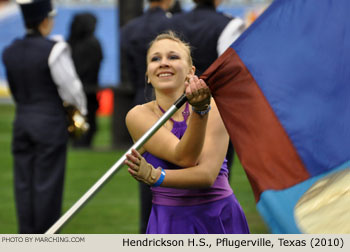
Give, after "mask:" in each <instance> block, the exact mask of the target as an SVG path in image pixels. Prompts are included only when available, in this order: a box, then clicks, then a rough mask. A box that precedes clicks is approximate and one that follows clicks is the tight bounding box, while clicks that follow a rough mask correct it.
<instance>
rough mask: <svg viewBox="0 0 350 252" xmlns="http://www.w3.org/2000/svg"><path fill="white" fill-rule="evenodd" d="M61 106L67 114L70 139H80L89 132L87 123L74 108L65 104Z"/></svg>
mask: <svg viewBox="0 0 350 252" xmlns="http://www.w3.org/2000/svg"><path fill="white" fill-rule="evenodd" d="M63 106H64V108H65V110H66V112H67V119H68V133H69V135H70V137H72V138H75V139H77V138H80V137H81V136H82V135H83V134H84V133H86V132H87V131H88V130H89V127H90V125H89V123H88V122H87V121H86V118H85V117H84V116H83V115H82V114H81V113H80V111H79V110H78V109H77V108H76V107H75V106H73V105H71V104H68V103H66V102H64V103H63Z"/></svg>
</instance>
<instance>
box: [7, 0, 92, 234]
mask: <svg viewBox="0 0 350 252" xmlns="http://www.w3.org/2000/svg"><path fill="white" fill-rule="evenodd" d="M17 2H18V3H19V4H20V7H21V12H22V16H23V19H24V23H25V27H26V34H25V36H23V37H21V38H17V39H15V40H14V41H13V42H12V44H10V45H9V46H8V47H7V48H6V49H5V50H4V52H3V55H2V56H3V61H4V65H5V68H6V75H7V79H8V83H9V87H10V90H11V93H12V95H13V98H14V101H15V103H16V117H15V120H14V125H13V140H12V153H13V156H14V181H15V197H16V208H17V217H18V222H19V232H20V233H36V234H40V233H44V232H46V231H47V230H48V229H49V228H50V227H51V226H52V225H53V224H54V223H55V222H56V221H57V219H58V218H59V217H60V213H61V207H62V194H63V184H64V173H65V164H66V154H67V142H68V130H67V126H68V125H67V118H66V112H65V109H64V107H63V101H64V102H67V103H69V104H71V105H74V106H75V107H76V108H77V109H79V110H80V112H81V113H82V114H83V115H85V114H86V112H87V111H86V99H85V95H84V92H83V88H82V84H81V82H80V80H79V78H78V77H77V74H76V71H75V68H74V65H73V62H72V59H71V55H70V50H69V46H68V44H67V43H65V42H63V41H60V42H57V41H53V40H50V39H48V38H45V37H46V36H47V35H49V34H50V32H51V30H52V27H53V16H54V14H55V10H53V8H52V4H51V1H50V0H32V1H27V0H17Z"/></svg>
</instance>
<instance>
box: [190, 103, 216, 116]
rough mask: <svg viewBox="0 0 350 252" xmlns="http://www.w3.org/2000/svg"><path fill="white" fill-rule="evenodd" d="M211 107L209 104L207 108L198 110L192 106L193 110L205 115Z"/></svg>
mask: <svg viewBox="0 0 350 252" xmlns="http://www.w3.org/2000/svg"><path fill="white" fill-rule="evenodd" d="M210 109H211V106H210V105H208V107H207V109H205V110H196V109H195V108H194V107H192V111H193V112H196V113H197V114H198V115H200V116H204V115H206V114H208V113H209V111H210Z"/></svg>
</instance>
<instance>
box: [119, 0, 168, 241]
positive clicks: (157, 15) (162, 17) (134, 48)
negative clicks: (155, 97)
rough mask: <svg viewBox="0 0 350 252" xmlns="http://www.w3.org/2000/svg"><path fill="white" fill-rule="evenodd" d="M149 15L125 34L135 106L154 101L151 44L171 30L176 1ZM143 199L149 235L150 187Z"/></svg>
mask: <svg viewBox="0 0 350 252" xmlns="http://www.w3.org/2000/svg"><path fill="white" fill-rule="evenodd" d="M148 2H149V8H148V10H146V12H145V13H144V14H143V15H142V16H140V17H137V18H135V19H133V20H131V21H130V22H129V23H127V24H126V25H125V26H124V27H122V31H121V49H122V50H123V52H124V53H125V54H126V58H127V62H126V63H127V69H128V72H129V78H130V80H131V83H132V85H133V87H134V90H135V96H134V100H133V105H138V104H143V103H145V102H146V101H147V99H151V98H152V86H151V85H147V84H146V80H145V75H146V55H147V49H148V46H149V43H150V42H151V41H152V40H153V39H154V38H155V37H156V36H157V35H158V34H160V33H162V32H164V31H166V30H168V29H169V28H170V17H171V14H170V13H169V12H167V10H168V9H169V8H170V7H171V6H172V4H173V0H148ZM139 187H140V200H141V209H140V210H141V212H140V214H141V217H140V233H143V234H144V233H145V232H146V228H147V223H148V218H149V215H150V212H151V208H152V193H151V190H150V188H149V186H148V185H146V184H144V183H140V184H139Z"/></svg>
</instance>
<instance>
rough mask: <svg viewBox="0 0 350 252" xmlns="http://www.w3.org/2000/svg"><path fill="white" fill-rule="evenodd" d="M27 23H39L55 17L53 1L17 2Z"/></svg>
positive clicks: (32, 0)
mask: <svg viewBox="0 0 350 252" xmlns="http://www.w3.org/2000/svg"><path fill="white" fill-rule="evenodd" d="M16 2H17V4H19V6H20V8H21V11H22V15H23V19H24V21H25V23H39V22H41V21H42V20H43V19H44V18H46V17H48V16H54V15H55V14H56V10H54V9H53V8H52V3H51V0H16Z"/></svg>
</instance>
